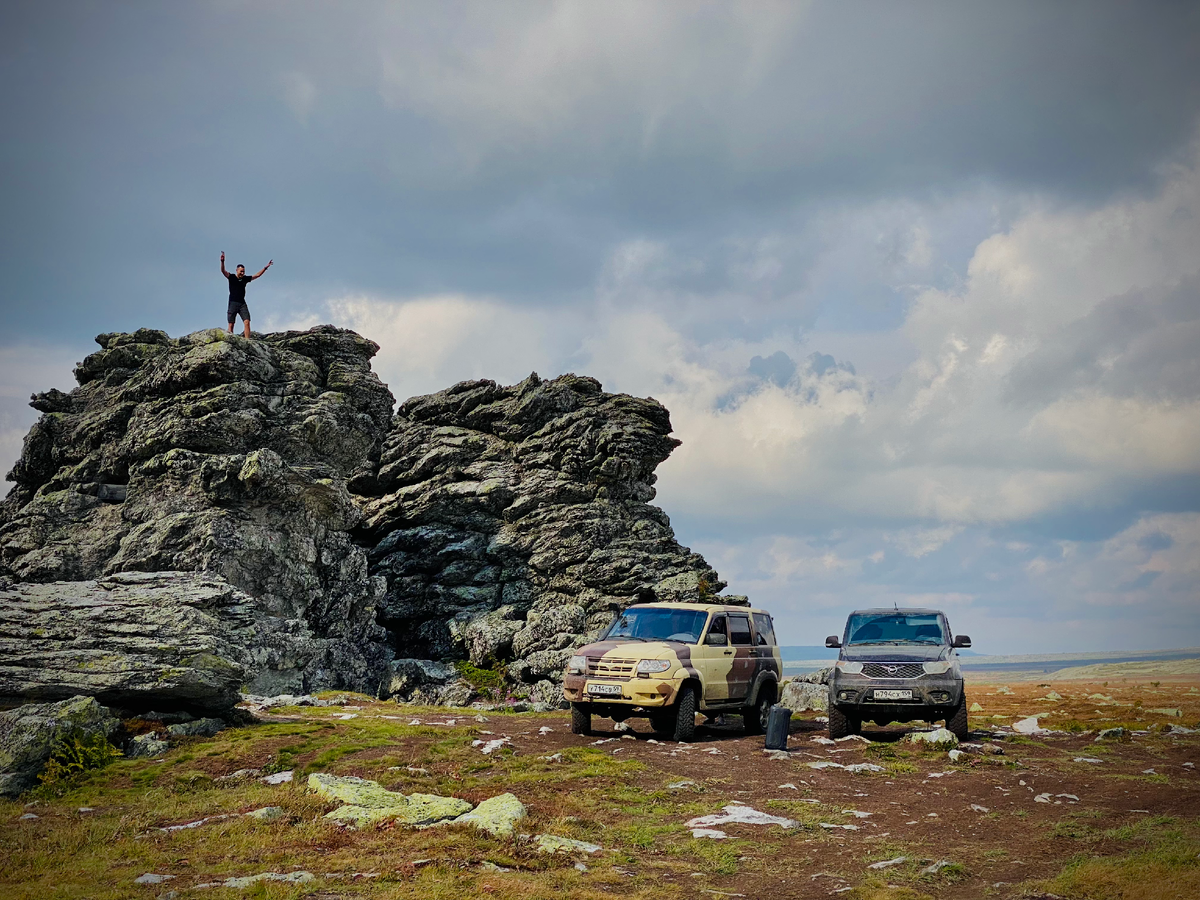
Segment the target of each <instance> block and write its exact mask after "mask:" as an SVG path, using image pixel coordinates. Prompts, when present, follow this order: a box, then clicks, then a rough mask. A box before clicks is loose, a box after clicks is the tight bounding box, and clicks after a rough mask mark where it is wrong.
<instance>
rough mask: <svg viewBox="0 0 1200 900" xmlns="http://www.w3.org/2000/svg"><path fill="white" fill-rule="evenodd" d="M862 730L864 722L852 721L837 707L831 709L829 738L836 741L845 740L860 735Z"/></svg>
mask: <svg viewBox="0 0 1200 900" xmlns="http://www.w3.org/2000/svg"><path fill="white" fill-rule="evenodd" d="M861 729H862V722H860V721H859V720H858V719H852V718H850V717H849V716H848V715H846V714H845V713H844V712H842V711H841V710H840V709H838V708H837V707H836V706H830V707H829V736H830V737H831V738H833V739H834V740H837V739H838V738H844V737H846V736H847V735H851V734H858V732H859V731H860V730H861Z"/></svg>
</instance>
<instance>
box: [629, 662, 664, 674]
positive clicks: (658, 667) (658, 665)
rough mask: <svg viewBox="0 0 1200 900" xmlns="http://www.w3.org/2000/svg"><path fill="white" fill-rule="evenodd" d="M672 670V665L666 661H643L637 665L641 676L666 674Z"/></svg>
mask: <svg viewBox="0 0 1200 900" xmlns="http://www.w3.org/2000/svg"><path fill="white" fill-rule="evenodd" d="M669 668H671V663H670V661H669V660H666V659H643V660H642V661H641V662H639V663H638V664H637V673H638V674H639V675H650V674H652V673H654V672H665V671H667V669H669Z"/></svg>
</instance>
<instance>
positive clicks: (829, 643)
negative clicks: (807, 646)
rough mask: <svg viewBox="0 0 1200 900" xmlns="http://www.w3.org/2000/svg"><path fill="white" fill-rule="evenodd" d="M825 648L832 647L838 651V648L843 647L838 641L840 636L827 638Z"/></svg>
mask: <svg viewBox="0 0 1200 900" xmlns="http://www.w3.org/2000/svg"><path fill="white" fill-rule="evenodd" d="M825 646H826V647H832V648H833V649H835V650H836V649H837V648H838V647H840V646H842V642H841V641H840V640H838V636H837V635H836V634H831V635H830V636H829V637H827V638H825Z"/></svg>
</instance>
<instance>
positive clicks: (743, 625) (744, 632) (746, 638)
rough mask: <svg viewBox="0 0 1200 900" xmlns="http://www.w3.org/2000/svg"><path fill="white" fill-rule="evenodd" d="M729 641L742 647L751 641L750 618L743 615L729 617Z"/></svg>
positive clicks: (748, 644)
mask: <svg viewBox="0 0 1200 900" xmlns="http://www.w3.org/2000/svg"><path fill="white" fill-rule="evenodd" d="M729 643H730V644H733V645H735V646H743V647H748V646H750V644H752V643H753V641H751V640H750V620H749V619H747V618H746V617H745V616H730V617H729Z"/></svg>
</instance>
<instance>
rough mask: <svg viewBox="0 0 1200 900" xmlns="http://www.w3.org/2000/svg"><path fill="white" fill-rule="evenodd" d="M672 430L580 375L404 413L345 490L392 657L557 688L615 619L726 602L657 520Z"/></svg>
mask: <svg viewBox="0 0 1200 900" xmlns="http://www.w3.org/2000/svg"><path fill="white" fill-rule="evenodd" d="M670 431H671V425H670V419H669V417H668V415H667V411H666V410H665V409H664V408H663V407H662V406H661V405H660V404H658V403H657V402H655V401H653V400H641V399H637V398H634V397H629V396H625V395H613V394H606V393H604V392H603V391H602V390H601V387H600V384H599V383H598V382H597V381H595V380H594V379H591V378H582V377H578V376H575V375H564V376H561V377H559V378H556V379H553V380H551V381H543V380H542V379H540V378H538V377H537V375H530V376H529V378H527V379H526V380H525V381H523V382H521V383H520V384H517V385H512V386H509V387H503V386H500V385H497V384H496V383H495V382H492V381H469V382H463V383H461V384H458V385H455V386H454V387H453V388H450V389H449V390H445V391H441V392H440V393H437V394H431V395H428V396H424V397H414V398H413V399H411V400H408V401H407V402H405V403H404V404H402V405H401V406H400V409H399V411H398V414H397V416H396V419H395V424H394V426H393V428H392V431H391V433H390V434H389V436H388V438H387V440H386V441H385V443H384V447H383V451H382V454H381V456H380V459H379V463H378V466H377V467H376V469H375V470H374V471H373V472H371V473H370V475H368V476H363V477H359V478H356V479H355V480H353V481H352V482H351V487H352V489H353V490H355V491H358V492H360V493H362V494H363V495H365V499H364V503H363V509H364V513H365V519H364V522H363V525H362V526H361V529H360V531H361V533H362V534H364V535H366V536H369V538H370V540H371V541H372V542H373V543H374V547H373V548H372V550H371V552H370V560H371V573H372V574H373V575H379V576H382V577H383V578H384V579H385V580H386V584H387V589H386V592H385V594H384V596H383V599H382V601H381V602H380V606H379V621H380V622H381V623H382V624H383V625H385V626H386V627H387V628H389V629H390V630H391V631H392V633H393V635H394V636H401V635H402V636H404V637H403V640H402V641H400V640H397V642H396V646H397V649H398V650H400V649H401V648H402V649H403V651H404V655H408V656H429V657H431V658H440V659H447V658H467V659H470V661H471V662H473V663H474V664H476V665H491V664H493V663H495V662H497V661H499V662H508V663H509V665H508V666H507V674H508V676H509V678H510V679H511V680H513V681H516V682H526V683H530V684H533V683H536V682H539V681H544V680H558V679H560V678H561V672H562V667H563V664H564V663H565V661H566V659H567V657H569V656H570V655H571V652H572V650H573V649H574V648H575V647H578V646H580V645H581V644H583V643H586V642H587V641H590V640H593V639H594V638H595V637H596V634H597V632H598V631H599V629H600V628H602V627H604V626H606V625H607V624H608V623H609V621H610V620H611V618H612V615H613V613H614V612H615V611H617V610H619V609H621V608H623V607H625V606H627V605H629V604H630V603H632V602H634V601H637V600H648V599H661V600H701V599H706V598H707V597H709V596H711V595H713V594H715V593H716V592H718V591H719V590H720V589H721V588H723V587H724V583H723V582H722V581H720V579H719V578H718V576H717V574H716V573H715V572H714V571H713V570H712V569H711V568H710V567H709V566H708V564H707V563H706V562H705V561H704V559H703V558H702V557H700V556H699V555H697V554H694V553H692V552H691V551H689V550H688V549H687V548H685V547H681V546H680V545H679V544H678V543H677V542H676V541H675V536H674V533H673V532H672V530H671V527H670V522H669V520H668V519H667V516H666V515H665V514H664V513H663V512H662V510H660V509H657V508H655V507H653V506H650V505H649V501H650V500H652V499H653V497H654V487H653V484H654V481H655V476H654V469H655V467H656V466H657V465H658V464H659V463H660V462H662V461H663V460H664V459H666V457H667V455H668V454H669V453H670V452H671V450H672V449H674V447H675V446H677V445H678V441H676V440H675V439H674V438H671V437H670V436H669V435H670ZM400 693H403V691H400Z"/></svg>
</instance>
